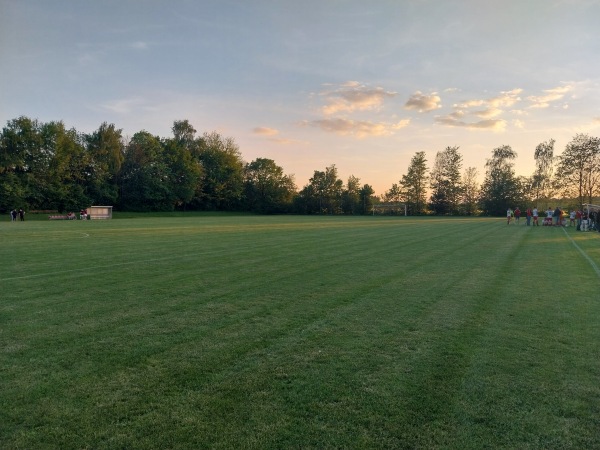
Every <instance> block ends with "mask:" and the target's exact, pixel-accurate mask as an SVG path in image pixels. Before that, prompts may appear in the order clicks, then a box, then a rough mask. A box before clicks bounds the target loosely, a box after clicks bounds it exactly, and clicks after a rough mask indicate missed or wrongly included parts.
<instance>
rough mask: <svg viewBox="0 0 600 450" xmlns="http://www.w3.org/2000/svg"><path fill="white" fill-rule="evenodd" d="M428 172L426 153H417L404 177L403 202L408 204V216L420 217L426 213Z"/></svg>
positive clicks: (402, 181)
mask: <svg viewBox="0 0 600 450" xmlns="http://www.w3.org/2000/svg"><path fill="white" fill-rule="evenodd" d="M427 170H428V169H427V159H426V158H425V152H417V153H415V155H414V156H413V157H412V159H411V160H410V165H409V166H408V170H407V172H406V174H405V175H402V180H401V181H400V185H401V186H402V200H403V201H404V202H405V203H406V206H407V211H408V214H411V215H418V214H423V213H424V212H425V206H426V197H425V196H426V193H427Z"/></svg>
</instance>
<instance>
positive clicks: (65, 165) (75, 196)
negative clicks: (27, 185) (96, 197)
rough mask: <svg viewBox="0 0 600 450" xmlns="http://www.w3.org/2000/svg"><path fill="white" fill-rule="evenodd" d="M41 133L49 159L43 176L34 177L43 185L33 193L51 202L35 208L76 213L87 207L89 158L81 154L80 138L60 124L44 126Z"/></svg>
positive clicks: (52, 123)
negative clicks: (50, 155)
mask: <svg viewBox="0 0 600 450" xmlns="http://www.w3.org/2000/svg"><path fill="white" fill-rule="evenodd" d="M41 132H42V136H43V138H44V149H45V151H46V152H47V153H49V154H53V157H52V159H51V161H50V165H49V167H48V171H47V172H46V174H45V176H42V175H41V174H40V176H39V177H38V180H44V184H43V186H39V187H38V189H37V192H38V193H41V192H44V194H43V195H44V196H46V197H47V198H49V199H53V201H51V202H48V203H47V204H46V205H42V204H39V203H38V207H40V208H41V207H42V206H45V207H46V208H56V209H58V210H59V211H67V210H68V211H77V210H79V209H81V208H83V207H87V206H90V204H91V200H90V198H89V197H88V196H87V195H86V192H85V183H86V174H87V168H88V167H89V155H88V154H87V152H86V151H85V142H84V137H83V136H82V135H81V134H79V133H78V132H77V131H76V130H75V129H74V128H72V129H70V130H67V129H65V126H64V124H63V122H48V123H46V124H44V125H43V126H42V130H41ZM44 190H45V191H44Z"/></svg>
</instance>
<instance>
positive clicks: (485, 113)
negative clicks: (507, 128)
mask: <svg viewBox="0 0 600 450" xmlns="http://www.w3.org/2000/svg"><path fill="white" fill-rule="evenodd" d="M503 112H504V111H502V110H501V109H500V108H486V109H482V110H480V111H473V112H472V114H474V115H476V116H477V117H481V118H482V119H491V118H492V117H497V116H499V115H500V114H502V113H503Z"/></svg>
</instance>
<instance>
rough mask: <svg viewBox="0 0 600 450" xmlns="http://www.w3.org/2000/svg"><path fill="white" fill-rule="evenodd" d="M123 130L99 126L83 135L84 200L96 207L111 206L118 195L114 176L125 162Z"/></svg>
mask: <svg viewBox="0 0 600 450" xmlns="http://www.w3.org/2000/svg"><path fill="white" fill-rule="evenodd" d="M122 132H123V130H121V129H118V128H117V127H116V126H115V125H114V124H112V123H111V124H108V123H106V122H103V123H102V124H101V125H100V127H99V128H98V129H97V130H96V131H94V132H93V133H91V134H88V135H86V137H85V138H86V142H87V151H88V153H89V155H90V165H89V167H88V170H87V187H88V196H89V197H90V198H91V199H92V201H93V202H94V203H96V204H101V205H113V204H115V203H116V202H117V199H118V195H119V185H118V176H119V172H120V171H121V166H122V165H123V161H124V159H125V151H124V150H125V146H124V144H123V136H122Z"/></svg>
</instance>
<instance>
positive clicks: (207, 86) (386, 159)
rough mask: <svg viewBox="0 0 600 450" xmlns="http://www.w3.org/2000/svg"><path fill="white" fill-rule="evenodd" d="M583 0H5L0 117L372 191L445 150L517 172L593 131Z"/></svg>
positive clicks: (596, 89)
mask: <svg viewBox="0 0 600 450" xmlns="http://www.w3.org/2000/svg"><path fill="white" fill-rule="evenodd" d="M599 18H600V1H596V0H504V1H490V0H462V1H461V0H436V1H433V0H395V1H392V0H386V1H383V0H382V1H378V0H373V1H365V0H302V1H300V0H293V1H291V0H278V1H276V0H270V1H269V0H198V1H192V0H189V1H186V0H169V1H166V0H165V1H158V0H148V1H142V0H135V1H134V0H116V1H114V0H102V1H100V0H68V1H67V0H51V1H50V0H0V61H1V65H0V122H1V125H2V126H5V125H6V122H7V121H8V120H11V119H14V118H17V117H19V116H21V115H25V116H28V117H31V118H36V119H39V120H40V121H43V122H46V121H51V120H63V121H64V122H65V125H66V126H67V127H69V128H71V127H74V128H76V129H77V130H78V131H82V132H91V131H94V130H96V129H97V128H98V127H99V125H100V124H101V123H102V122H105V121H106V122H108V123H114V124H115V125H116V126H117V127H118V128H122V129H123V134H124V135H127V136H131V135H133V134H134V133H136V132H138V131H141V130H146V131H149V132H151V133H152V134H155V135H158V136H161V137H168V136H170V135H171V127H172V125H173V121H175V120H183V119H187V120H189V121H190V123H191V124H192V125H193V126H194V127H195V128H196V130H197V131H198V134H199V135H201V134H202V133H204V132H211V131H218V132H219V133H221V134H222V135H224V136H226V137H232V138H234V139H235V141H236V142H237V144H238V145H239V147H240V151H241V153H242V156H243V158H244V160H245V161H247V162H250V161H252V160H253V159H255V158H258V157H264V158H270V159H273V160H274V161H275V162H276V163H277V164H278V165H280V166H282V167H283V169H284V171H285V173H287V174H294V175H295V180H296V183H297V185H298V187H299V188H302V187H303V186H304V185H305V184H306V183H307V182H308V179H309V178H310V177H311V176H312V174H313V172H314V171H315V170H324V169H325V167H327V166H329V165H331V164H335V165H336V166H337V168H338V174H339V176H340V178H342V180H344V182H346V181H347V179H348V177H349V176H350V175H354V176H356V177H358V178H360V180H361V183H362V184H365V183H367V184H370V185H371V186H373V187H374V188H375V191H376V193H377V194H383V193H384V192H385V190H387V189H389V188H390V187H391V185H392V184H393V183H396V182H398V181H399V180H400V179H401V177H402V175H403V174H404V173H406V169H407V167H408V164H409V162H410V159H411V157H412V156H413V155H414V154H415V152H417V151H425V152H426V155H427V159H428V164H429V166H430V167H431V166H432V165H433V161H434V158H435V154H436V152H438V151H441V150H443V149H444V148H445V147H448V146H458V147H459V149H460V152H461V154H462V155H463V168H467V167H470V166H472V167H476V168H477V169H478V171H479V173H480V178H483V174H484V171H485V162H486V159H487V158H489V157H490V155H491V151H492V149H494V148H495V147H499V146H501V145H510V146H511V147H512V148H513V150H515V151H516V152H517V154H518V155H519V156H518V159H517V161H516V171H517V173H518V174H522V175H530V174H531V172H532V171H533V165H534V159H533V154H534V151H535V147H536V146H537V145H538V144H539V143H541V142H544V141H547V140H549V139H555V140H556V145H555V154H560V153H561V152H562V151H563V149H564V147H565V145H566V144H567V143H568V142H569V141H570V140H571V139H572V138H573V137H574V136H575V134H577V133H587V134H590V135H592V136H599V135H600V26H598V19H599Z"/></svg>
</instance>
